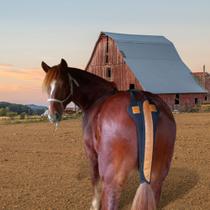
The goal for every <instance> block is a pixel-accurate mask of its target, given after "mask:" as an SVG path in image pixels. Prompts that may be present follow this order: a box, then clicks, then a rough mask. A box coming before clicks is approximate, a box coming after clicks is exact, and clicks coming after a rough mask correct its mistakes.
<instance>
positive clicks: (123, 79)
mask: <svg viewBox="0 0 210 210" xmlns="http://www.w3.org/2000/svg"><path fill="white" fill-rule="evenodd" d="M107 41H108V50H107ZM106 54H107V56H108V60H107V61H108V62H106ZM107 68H111V72H112V73H111V77H110V78H109V77H107V75H106V70H107ZM86 70H87V71H89V72H91V73H93V74H96V75H98V76H100V77H103V78H104V79H107V80H110V81H113V82H115V83H116V85H117V87H118V89H119V90H128V89H129V86H130V84H134V85H135V88H138V89H142V87H141V85H140V83H139V81H138V80H137V79H136V77H135V75H134V74H133V72H132V71H131V70H130V69H129V67H128V65H127V64H126V63H125V62H124V59H123V56H122V54H121V53H120V52H119V50H118V48H117V46H116V44H115V42H114V41H113V40H112V39H111V38H109V37H107V36H101V37H100V39H99V41H98V43H97V44H96V47H95V49H94V52H93V56H92V58H91V60H90V62H89V64H88V66H87V68H86Z"/></svg>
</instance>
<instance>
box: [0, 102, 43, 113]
mask: <svg viewBox="0 0 210 210" xmlns="http://www.w3.org/2000/svg"><path fill="white" fill-rule="evenodd" d="M2 108H3V109H7V110H8V111H10V112H16V113H17V114H21V113H26V114H28V115H34V114H38V115H41V114H42V113H44V112H45V111H46V110H47V107H45V106H38V105H34V104H29V105H23V104H15V103H9V102H0V109H2Z"/></svg>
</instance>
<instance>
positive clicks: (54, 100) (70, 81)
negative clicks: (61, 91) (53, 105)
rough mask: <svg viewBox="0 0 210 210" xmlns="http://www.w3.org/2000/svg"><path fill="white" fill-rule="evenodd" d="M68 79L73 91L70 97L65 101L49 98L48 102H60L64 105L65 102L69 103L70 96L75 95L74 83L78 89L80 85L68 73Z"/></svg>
mask: <svg viewBox="0 0 210 210" xmlns="http://www.w3.org/2000/svg"><path fill="white" fill-rule="evenodd" d="M68 77H69V84H70V89H71V90H70V93H69V95H68V96H67V97H66V98H65V99H64V100H59V99H56V98H48V100H47V101H48V102H50V101H53V102H58V103H61V104H62V103H63V102H65V101H67V100H68V99H69V98H70V96H72V95H73V92H74V91H73V83H74V84H75V85H76V86H77V87H79V83H78V82H77V80H75V79H74V78H73V77H72V76H71V74H69V73H68Z"/></svg>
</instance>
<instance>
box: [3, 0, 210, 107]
mask: <svg viewBox="0 0 210 210" xmlns="http://www.w3.org/2000/svg"><path fill="white" fill-rule="evenodd" d="M209 10H210V1H209V0H200V1H198V0H185V1H183V0H176V1H168V0H158V1H157V0H153V1H152V0H148V1H142V0H106V1H99V0H89V1H85V0H83V1H82V0H33V1H32V0H18V1H15V0H0V101H9V102H15V103H23V104H29V103H34V104H47V103H46V95H44V94H43V93H42V88H41V84H42V80H43V77H44V72H43V71H42V70H41V68H40V64H41V61H42V60H44V61H45V62H46V63H48V64H49V65H54V64H58V63H59V62H60V59H61V58H65V59H66V61H67V62H68V64H69V66H74V67H79V68H84V67H85V65H86V63H87V62H88V59H89V57H90V55H91V52H92V50H93V47H94V44H95V42H96V40H97V38H98V36H99V33H100V31H109V32H119V33H134V34H145V35H163V36H165V37H167V38H168V39H169V40H171V41H172V42H173V43H174V44H175V47H176V49H177V51H178V53H179V54H180V56H181V58H182V59H183V61H184V62H185V64H186V65H187V66H188V67H189V68H190V69H191V70H192V71H201V70H202V66H203V65H204V64H205V65H206V69H207V71H208V72H210V12H209Z"/></svg>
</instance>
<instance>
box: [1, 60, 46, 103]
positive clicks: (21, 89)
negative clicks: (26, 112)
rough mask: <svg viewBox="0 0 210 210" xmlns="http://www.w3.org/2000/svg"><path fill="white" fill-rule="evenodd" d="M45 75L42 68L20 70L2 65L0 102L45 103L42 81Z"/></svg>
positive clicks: (8, 65)
mask: <svg viewBox="0 0 210 210" xmlns="http://www.w3.org/2000/svg"><path fill="white" fill-rule="evenodd" d="M44 75H45V73H44V72H43V71H42V69H41V68H28V69H27V68H18V67H15V66H13V65H10V64H0V101H12V102H19V103H20V102H21V103H38V104H43V103H45V99H46V96H45V97H43V92H42V81H43V79H44Z"/></svg>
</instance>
